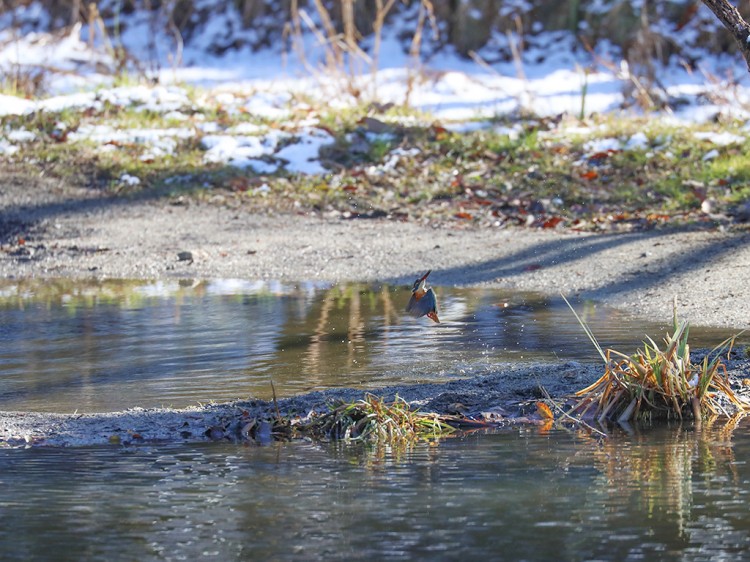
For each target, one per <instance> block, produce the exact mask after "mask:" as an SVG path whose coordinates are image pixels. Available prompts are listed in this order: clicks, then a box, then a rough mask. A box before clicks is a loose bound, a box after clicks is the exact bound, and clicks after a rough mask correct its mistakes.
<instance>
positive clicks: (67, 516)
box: [0, 423, 750, 562]
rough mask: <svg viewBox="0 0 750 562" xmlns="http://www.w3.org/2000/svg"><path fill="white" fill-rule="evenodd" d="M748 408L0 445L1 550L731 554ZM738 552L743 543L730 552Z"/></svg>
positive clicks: (147, 556)
mask: <svg viewBox="0 0 750 562" xmlns="http://www.w3.org/2000/svg"><path fill="white" fill-rule="evenodd" d="M749 429H750V427H748V424H747V423H741V424H740V426H739V427H738V428H737V429H735V427H734V424H729V425H718V424H717V425H713V426H711V425H706V424H704V427H703V428H702V429H701V430H700V431H696V430H694V429H691V428H679V427H661V428H657V429H651V430H642V432H641V433H634V434H631V435H626V434H624V433H618V432H614V433H613V435H612V437H611V438H610V439H608V440H603V441H601V440H596V439H593V438H591V437H588V436H586V435H585V434H580V433H575V432H567V431H562V430H555V431H551V432H547V433H542V432H540V431H539V430H538V429H536V428H534V429H530V428H523V429H519V428H515V429H512V430H505V431H501V432H496V433H489V434H470V435H465V436H463V437H459V438H452V439H444V440H442V441H440V442H439V444H437V445H432V446H430V445H428V444H426V443H423V444H418V445H416V446H415V447H414V448H412V449H411V450H402V451H394V450H389V449H383V450H377V449H365V448H363V447H361V446H352V445H350V446H345V445H314V444H310V443H304V442H294V443H275V444H273V445H271V446H266V447H258V446H237V445H229V444H218V443H210V444H202V445H193V446H188V445H180V446H156V447H151V446H141V447H134V448H123V447H100V448H75V449H26V450H19V449H14V450H0V483H1V484H2V487H3V494H2V497H0V513H2V517H3V525H2V526H0V545H1V546H0V555H1V557H2V559H3V560H5V561H9V560H19V561H20V560H24V561H25V560H55V561H63V560H107V561H117V560H139V561H141V562H143V561H149V560H198V559H209V560H300V561H307V560H353V559H357V560H551V561H558V560H616V561H624V560H644V559H645V560H662V561H665V560H666V561H670V560H675V561H677V560H681V561H685V560H687V561H692V560H695V561H700V560H705V561H715V560H739V559H743V558H745V557H746V556H747V555H748V546H749V545H750V512H749V511H748V509H747V505H748V501H750V497H749V496H750V465H749V464H748V460H750V431H748V430H749ZM745 559H746V558H745Z"/></svg>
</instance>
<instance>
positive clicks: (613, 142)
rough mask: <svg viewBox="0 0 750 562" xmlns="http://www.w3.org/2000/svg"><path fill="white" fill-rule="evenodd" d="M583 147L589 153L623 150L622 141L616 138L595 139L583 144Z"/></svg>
mask: <svg viewBox="0 0 750 562" xmlns="http://www.w3.org/2000/svg"><path fill="white" fill-rule="evenodd" d="M583 149H584V150H585V151H586V152H588V153H596V152H607V151H609V150H622V142H620V140H619V139H615V138H605V139H593V140H590V141H586V142H585V143H584V145H583Z"/></svg>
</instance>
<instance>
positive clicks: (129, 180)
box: [120, 174, 141, 186]
mask: <svg viewBox="0 0 750 562" xmlns="http://www.w3.org/2000/svg"><path fill="white" fill-rule="evenodd" d="M120 183H124V184H125V185H130V186H133V185H140V184H141V179H140V178H139V177H137V176H131V175H130V174H123V175H121V176H120Z"/></svg>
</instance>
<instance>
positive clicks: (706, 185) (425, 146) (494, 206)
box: [0, 90, 750, 230]
mask: <svg viewBox="0 0 750 562" xmlns="http://www.w3.org/2000/svg"><path fill="white" fill-rule="evenodd" d="M188 92H189V95H190V96H191V99H190V104H191V107H188V108H185V111H184V113H185V114H186V115H188V117H189V118H188V120H185V121H182V120H176V119H172V118H167V117H166V116H165V115H164V114H160V113H158V112H154V111H142V110H138V109H137V108H135V107H115V106H112V105H108V104H105V105H104V107H103V108H101V110H98V111H91V110H87V111H77V110H66V111H64V112H59V113H48V112H36V113H33V114H30V115H26V116H20V117H12V116H8V117H2V118H0V136H2V135H3V134H4V133H3V132H5V131H11V130H15V129H20V128H24V129H27V130H30V131H34V132H35V133H36V134H37V140H36V141H35V142H30V143H25V144H19V145H18V146H19V147H20V150H19V151H18V152H17V153H16V154H14V155H13V156H12V157H7V156H6V157H4V159H5V160H6V161H8V162H10V163H11V164H12V166H13V167H14V168H15V169H17V170H24V169H25V170H28V171H29V173H34V171H35V169H36V167H38V166H39V165H41V166H42V167H43V168H44V171H45V173H46V174H48V175H52V176H55V177H60V178H63V179H65V180H67V181H71V182H76V183H81V184H83V185H89V186H90V185H96V186H97V187H102V188H105V189H112V190H113V191H116V192H120V191H121V190H122V189H123V188H122V186H121V185H119V182H118V179H119V178H120V177H121V176H122V174H125V173H128V174H131V175H135V176H137V177H139V178H140V179H141V180H142V183H141V184H140V186H138V187H137V188H128V189H127V190H125V191H132V190H137V191H141V190H163V189H164V188H168V189H167V191H168V192H174V191H176V190H178V188H179V190H180V191H181V192H182V193H186V194H190V195H192V196H196V197H202V196H203V194H208V193H209V192H210V194H211V195H212V196H213V195H215V194H216V193H217V192H219V193H221V194H222V195H223V197H222V198H221V200H222V201H227V200H229V199H231V200H234V203H235V204H248V205H250V206H252V207H258V208H265V209H267V210H268V211H278V212H287V211H294V212H311V213H318V212H340V213H362V212H377V213H378V214H380V215H382V216H390V217H393V218H399V219H404V218H406V219H410V220H420V221H433V222H445V221H459V222H462V223H469V224H476V225H480V226H481V225H487V226H489V225H531V226H533V227H542V228H549V227H557V228H559V227H566V226H567V227H571V228H577V229H582V230H610V229H616V230H633V229H643V228H653V227H657V226H660V225H663V224H664V223H665V222H666V223H676V224H684V225H690V224H692V225H700V226H703V227H707V228H712V227H714V226H715V225H716V224H717V221H719V222H721V221H722V220H724V224H729V225H731V212H732V210H733V208H734V206H735V205H737V204H740V203H743V202H745V201H747V199H748V197H750V142H744V143H740V144H736V145H730V146H724V147H721V146H713V145H711V144H710V143H708V142H706V141H704V140H700V139H697V138H695V136H694V133H695V132H696V131H714V132H724V131H726V132H732V133H735V134H740V135H742V134H743V131H742V129H741V126H742V123H739V122H738V123H720V124H708V125H705V124H704V125H700V126H697V125H696V126H687V125H686V126H682V127H679V128H678V127H676V126H675V125H673V124H671V123H668V122H665V121H660V120H659V119H657V118H619V119H618V118H615V117H613V116H605V117H601V118H598V119H594V118H592V119H590V120H589V121H587V122H585V123H583V124H582V123H579V122H578V121H576V120H573V119H568V120H564V121H562V122H561V123H556V122H554V121H548V120H544V119H526V120H523V121H517V122H516V121H510V120H507V119H506V120H505V121H498V122H496V123H495V125H501V127H500V128H498V129H497V130H495V129H493V128H491V127H490V128H485V129H481V130H476V131H473V132H467V133H458V132H451V131H450V130H447V129H445V128H444V127H443V126H441V124H439V123H436V122H434V120H431V119H430V118H429V116H427V115H425V114H423V113H419V112H415V111H412V110H409V109H405V108H402V107H391V108H387V109H386V110H385V111H383V112H380V113H378V112H377V111H374V110H373V108H372V107H371V106H365V105H363V106H357V107H351V108H346V109H340V108H336V109H335V110H331V109H326V108H317V112H316V113H315V116H316V117H317V120H318V123H320V125H321V126H322V127H324V128H325V129H326V130H327V131H329V132H330V133H331V134H332V135H333V137H334V142H333V143H332V144H331V145H329V146H327V147H325V148H324V149H323V150H322V151H321V158H322V160H323V161H324V162H325V163H326V164H327V165H328V166H329V168H330V174H328V175H326V176H323V177H305V176H297V175H294V174H289V173H287V172H285V171H284V170H283V169H280V170H279V171H278V172H277V173H274V174H270V175H267V176H263V177H258V176H256V175H255V174H253V172H252V171H251V170H239V169H235V168H232V167H231V166H224V165H216V164H209V163H206V162H205V161H204V155H205V152H204V149H203V148H202V147H201V144H200V139H201V137H202V136H203V134H202V133H201V132H200V131H199V130H198V129H197V128H196V129H195V134H194V135H193V136H191V137H190V138H188V139H179V138H175V142H176V149H175V150H174V152H173V154H171V155H168V156H165V157H160V158H158V159H156V160H154V161H153V162H144V161H143V160H142V156H143V154H144V153H145V152H146V151H147V148H146V147H144V146H143V145H139V144H137V143H130V144H127V145H124V146H117V147H116V149H115V150H111V151H108V152H107V151H102V150H100V148H101V147H97V146H95V145H94V144H93V143H91V142H86V141H81V142H72V141H70V140H67V139H66V138H65V135H64V134H62V135H61V132H60V125H61V124H62V125H63V127H62V128H63V130H64V131H74V130H76V129H78V128H79V127H81V126H84V125H97V124H106V125H108V126H110V127H113V128H120V129H161V128H171V127H177V128H190V127H194V126H195V125H196V124H197V123H199V122H209V123H213V122H215V123H217V124H218V125H219V128H220V131H219V132H222V131H224V130H226V129H228V128H230V127H233V126H236V125H238V124H240V123H248V122H249V123H255V124H259V125H267V126H268V127H270V128H271V129H273V128H277V127H279V126H280V124H279V123H274V122H273V121H270V120H266V119H262V118H259V117H257V116H253V115H251V114H248V113H245V112H231V113H230V112H228V111H225V110H224V109H223V108H221V107H219V106H218V105H216V104H211V103H205V101H202V100H205V95H204V94H202V93H201V92H200V91H199V90H189V91H188ZM296 113H299V111H297V110H295V111H293V114H296ZM300 116H301V117H305V118H309V115H307V114H300ZM295 119H296V118H295V117H292V119H291V120H290V121H288V122H286V123H284V124H283V128H284V130H285V131H286V132H289V133H292V134H293V133H294V130H295ZM582 125H583V126H585V130H581V126H582ZM507 127H512V128H513V131H514V133H513V134H510V135H509V134H508V133H506V132H504V131H506V130H507V129H506V128H507ZM641 131H642V132H644V133H645V135H646V137H647V139H648V143H647V146H645V147H644V148H638V149H633V150H624V151H613V152H608V153H603V154H595V151H592V150H591V149H587V144H588V143H591V142H593V141H596V140H597V139H612V138H615V139H618V140H619V141H620V142H623V143H624V142H626V141H627V140H628V139H629V138H630V137H631V136H632V135H633V134H635V133H638V132H641ZM287 142H289V141H287ZM395 148H399V149H402V154H401V155H400V156H398V157H395V156H394V155H393V150H394V149H395ZM714 148H715V149H716V150H717V151H718V156H717V157H716V158H713V159H707V160H704V156H705V154H706V153H708V152H709V151H710V150H712V149H714ZM404 151H406V154H404V153H403V152H404ZM386 164H388V165H387V166H386ZM5 165H7V163H6V164H5ZM174 178H179V180H178V181H175V179H174ZM262 184H265V185H267V186H268V188H269V189H268V190H267V192H266V193H265V194H263V196H262V197H259V196H258V193H257V191H256V189H255V188H256V187H258V186H260V185H262ZM705 198H710V199H711V200H712V202H713V211H712V212H713V213H714V214H713V215H712V216H708V215H705V214H704V213H702V212H701V202H702V201H703V199H705ZM721 213H724V214H725V215H726V219H722V218H721V217H722V215H721ZM717 217H718V218H717ZM735 226H736V227H738V228H742V225H735Z"/></svg>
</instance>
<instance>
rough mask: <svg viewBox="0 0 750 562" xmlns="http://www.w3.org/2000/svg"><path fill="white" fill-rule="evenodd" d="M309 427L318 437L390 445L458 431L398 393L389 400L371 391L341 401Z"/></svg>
mask: <svg viewBox="0 0 750 562" xmlns="http://www.w3.org/2000/svg"><path fill="white" fill-rule="evenodd" d="M306 429H307V430H308V431H310V432H311V433H312V434H313V435H314V436H316V437H319V438H326V439H331V440H346V441H367V442H377V443H387V444H403V443H410V442H414V441H418V440H419V439H429V438H434V437H438V436H440V435H446V434H448V433H452V432H453V431H455V430H454V428H453V427H451V426H450V425H448V424H446V423H445V422H443V421H441V419H440V417H439V416H438V415H437V414H426V413H421V412H419V411H416V410H413V409H412V408H411V407H410V406H409V404H408V403H407V402H406V401H405V400H404V399H402V398H400V397H398V396H396V398H395V399H394V400H393V402H387V401H385V400H384V399H382V398H379V397H377V396H374V395H372V394H367V395H366V396H365V397H364V398H363V399H362V400H357V401H356V402H351V403H342V404H339V405H338V406H336V407H335V408H333V409H332V410H331V411H330V412H329V413H327V414H325V415H323V416H321V417H320V418H317V419H316V420H315V422H314V423H313V424H311V425H310V426H309V427H308V428H306Z"/></svg>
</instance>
